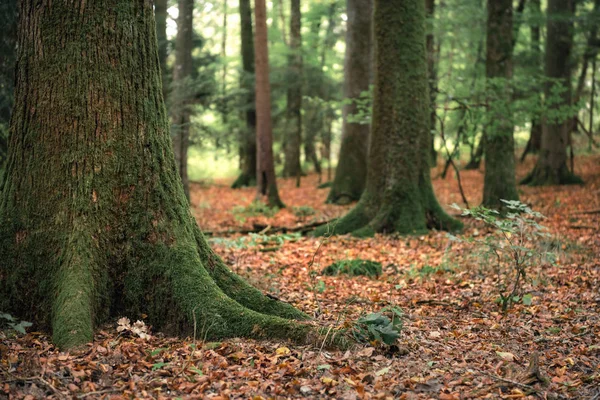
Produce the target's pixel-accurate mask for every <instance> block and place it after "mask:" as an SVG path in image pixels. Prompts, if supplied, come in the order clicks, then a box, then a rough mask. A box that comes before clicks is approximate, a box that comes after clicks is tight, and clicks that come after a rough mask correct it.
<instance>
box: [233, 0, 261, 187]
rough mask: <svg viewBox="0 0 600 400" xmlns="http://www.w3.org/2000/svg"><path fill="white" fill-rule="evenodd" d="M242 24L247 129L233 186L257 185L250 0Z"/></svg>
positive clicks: (242, 4) (242, 0) (243, 5)
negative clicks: (239, 170) (239, 169)
mask: <svg viewBox="0 0 600 400" xmlns="http://www.w3.org/2000/svg"><path fill="white" fill-rule="evenodd" d="M240 25H241V33H242V38H241V47H242V68H243V76H242V79H241V83H242V88H243V89H244V91H245V92H246V93H247V94H246V96H245V102H244V109H245V115H246V129H245V131H244V132H243V133H242V152H243V157H242V173H241V174H240V175H239V176H238V178H237V179H236V180H235V182H234V183H233V185H232V187H233V188H234V189H235V188H240V187H243V186H254V185H256V106H255V103H254V102H255V99H254V45H253V43H252V42H253V39H254V35H253V34H252V7H251V5H250V0H240Z"/></svg>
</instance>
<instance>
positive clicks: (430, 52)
mask: <svg viewBox="0 0 600 400" xmlns="http://www.w3.org/2000/svg"><path fill="white" fill-rule="evenodd" d="M425 11H426V12H427V20H428V23H429V26H428V29H427V37H426V46H427V71H428V73H429V75H428V78H429V132H430V134H431V166H432V167H434V166H435V165H436V162H437V152H436V151H435V145H434V139H435V131H436V129H435V127H436V123H437V117H436V112H435V107H436V99H437V64H436V60H437V58H438V52H437V51H436V48H435V36H434V21H435V0H425Z"/></svg>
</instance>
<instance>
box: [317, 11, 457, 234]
mask: <svg viewBox="0 0 600 400" xmlns="http://www.w3.org/2000/svg"><path fill="white" fill-rule="evenodd" d="M373 24H374V28H375V87H374V95H373V118H372V132H371V139H370V149H369V161H368V163H369V169H368V172H367V183H366V187H365V191H364V192H363V194H362V196H361V198H360V201H359V202H358V204H357V205H356V206H355V207H354V208H353V209H352V210H351V211H350V212H349V213H348V214H347V215H346V216H344V217H342V218H341V219H340V220H339V221H337V222H336V223H334V225H333V227H334V228H333V229H334V232H335V233H338V234H343V233H348V232H352V233H353V234H355V235H357V236H365V235H372V234H373V233H375V232H394V231H395V232H400V233H415V232H422V231H426V230H427V228H436V229H446V230H448V229H456V228H459V227H460V226H461V224H460V222H458V221H455V220H453V219H452V218H450V217H449V216H448V215H447V214H446V213H445V212H444V210H443V209H442V208H441V207H440V205H439V204H438V202H437V199H436V197H435V194H434V192H433V187H432V185H431V178H430V172H429V159H430V150H431V145H430V143H431V135H430V134H429V119H428V115H429V94H428V83H427V60H426V58H427V54H426V48H425V3H424V1H423V0H399V1H394V2H390V1H388V0H375V11H374V17H373ZM327 229H329V227H324V228H322V229H319V230H317V231H316V234H325V233H326V230H327Z"/></svg>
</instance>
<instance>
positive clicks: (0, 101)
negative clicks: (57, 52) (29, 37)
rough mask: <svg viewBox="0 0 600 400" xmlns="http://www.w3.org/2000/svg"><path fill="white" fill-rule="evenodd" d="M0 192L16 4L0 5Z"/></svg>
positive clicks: (10, 95)
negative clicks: (0, 34)
mask: <svg viewBox="0 0 600 400" xmlns="http://www.w3.org/2000/svg"><path fill="white" fill-rule="evenodd" d="M0 26H1V27H2V37H1V38H0V191H1V189H2V177H3V170H4V163H5V161H6V157H7V155H8V124H9V122H10V114H11V108H12V106H13V97H14V94H13V91H14V81H15V63H16V55H17V2H16V0H7V1H3V2H2V4H0Z"/></svg>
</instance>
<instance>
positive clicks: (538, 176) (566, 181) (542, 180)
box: [519, 164, 584, 186]
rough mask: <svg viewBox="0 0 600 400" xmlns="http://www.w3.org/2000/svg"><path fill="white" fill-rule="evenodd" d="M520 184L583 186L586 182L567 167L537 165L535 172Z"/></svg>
mask: <svg viewBox="0 0 600 400" xmlns="http://www.w3.org/2000/svg"><path fill="white" fill-rule="evenodd" d="M519 183H520V184H521V185H529V186H550V185H583V184H584V181H583V179H581V178H580V177H579V176H577V175H575V174H573V173H572V172H571V171H569V169H568V168H567V166H566V165H564V164H563V165H562V166H561V167H560V168H559V169H554V168H550V167H548V166H545V167H539V166H537V165H536V167H535V168H534V169H533V171H531V173H530V174H529V175H527V176H526V177H525V178H523V179H522V180H521V182H519Z"/></svg>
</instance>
